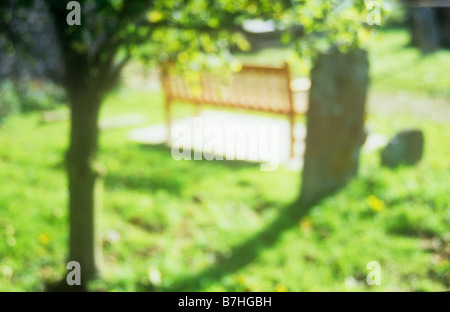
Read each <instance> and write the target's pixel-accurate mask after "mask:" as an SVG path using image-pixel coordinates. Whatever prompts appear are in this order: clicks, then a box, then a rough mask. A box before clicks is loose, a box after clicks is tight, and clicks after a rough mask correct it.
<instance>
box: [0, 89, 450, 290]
mask: <svg viewBox="0 0 450 312" xmlns="http://www.w3.org/2000/svg"><path fill="white" fill-rule="evenodd" d="M162 105H163V101H162V94H161V93H158V92H147V91H136V90H125V89H122V90H120V91H118V92H116V93H115V94H114V95H112V96H111V97H110V98H109V99H108V101H107V103H106V104H105V108H104V111H103V116H115V115H120V114H126V113H130V112H132V113H143V114H145V115H146V116H148V118H149V122H155V121H158V120H163V115H162V112H163V109H162ZM188 112H189V113H190V112H191V109H190V108H188V107H184V106H182V105H181V106H180V107H179V108H177V112H176V113H177V114H179V115H184V114H186V113H188ZM369 122H370V123H371V124H372V125H373V126H374V127H375V128H376V130H377V132H380V133H384V134H387V135H391V134H393V133H394V131H395V130H398V129H397V128H401V127H402V126H405V125H419V126H420V127H421V128H422V129H423V130H424V131H425V139H426V153H425V158H424V160H423V161H422V162H421V163H420V164H419V165H418V166H417V167H414V168H399V169H398V170H395V171H389V170H386V169H381V168H380V167H379V165H378V157H377V154H369V155H363V157H362V160H361V168H360V175H359V178H358V179H356V180H355V181H353V182H352V183H351V184H350V185H349V186H348V187H347V188H345V189H344V190H342V191H341V192H339V193H337V194H336V195H334V196H332V197H330V198H328V199H326V200H324V201H323V202H322V203H320V204H318V205H316V206H314V207H312V208H311V209H309V210H305V209H302V207H299V206H298V205H295V204H293V203H294V201H295V199H296V196H297V193H298V190H299V183H300V174H299V173H298V172H292V171H288V170H286V169H284V168H280V169H278V170H277V171H274V172H260V171H259V166H258V165H251V164H246V163H242V162H225V161H215V162H208V161H179V162H177V161H174V160H173V159H172V158H171V156H170V149H168V148H167V147H164V146H155V147H148V146H141V145H138V144H136V143H133V142H129V141H128V140H127V131H128V130H127V129H120V130H109V131H105V132H103V133H102V135H101V154H100V157H101V160H102V161H103V163H104V164H105V166H106V168H107V170H108V175H107V176H106V178H105V180H104V193H103V199H104V200H103V204H104V205H103V211H102V223H101V233H102V239H103V245H104V258H105V274H104V279H103V280H98V281H96V282H94V283H93V284H92V285H91V289H93V290H124V291H134V290H160V291H167V290H195V291H203V290H209V291H216V290H226V291H247V290H250V291H275V290H276V291H284V290H289V291H307V290H308V291H311V290H363V291H372V290H443V289H448V287H449V273H448V272H449V269H450V262H449V250H448V242H449V239H450V238H449V231H448V228H449V221H450V212H449V204H450V199H449V196H448V189H449V187H450V185H449V184H450V159H449V157H448V155H449V153H450V146H449V145H448V144H445V142H449V141H450V124H445V123H434V122H429V121H424V120H420V119H414V118H410V117H409V118H406V117H399V116H398V115H388V116H384V115H376V114H374V115H371V117H370V118H369ZM393 125H395V126H393ZM68 126H69V125H68V123H67V122H61V123H53V124H41V123H39V115H38V114H29V115H21V116H20V115H17V116H13V117H11V118H10V119H8V121H7V123H6V124H5V126H4V127H3V128H2V129H1V131H0V146H1V147H2V148H1V149H0V172H1V173H2V174H1V175H0V186H1V187H0V290H3V291H5V290H9V291H11V290H19V291H22V290H27V291H35V290H42V289H43V281H44V280H46V279H50V280H51V279H56V278H58V277H59V278H60V277H61V276H62V274H64V272H65V271H66V270H65V260H66V259H65V255H66V250H67V246H66V245H67V231H68V228H67V208H66V203H67V190H66V186H67V183H66V178H65V172H64V166H63V154H64V152H65V149H66V146H67V131H68ZM374 196H375V197H376V198H378V199H379V200H378V201H376V200H375V201H374V200H373V198H374ZM370 198H372V200H371V199H370ZM374 202H375V204H374ZM376 203H378V204H376ZM373 260H376V261H378V262H380V264H381V269H382V284H381V286H377V287H369V286H367V284H366V283H365V279H366V275H367V273H368V270H367V269H366V265H367V263H368V262H369V261H373ZM160 276H161V279H160V278H159V277H160Z"/></svg>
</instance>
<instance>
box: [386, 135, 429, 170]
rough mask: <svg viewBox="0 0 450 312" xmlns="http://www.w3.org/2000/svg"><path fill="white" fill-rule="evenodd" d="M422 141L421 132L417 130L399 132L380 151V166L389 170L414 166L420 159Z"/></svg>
mask: <svg viewBox="0 0 450 312" xmlns="http://www.w3.org/2000/svg"><path fill="white" fill-rule="evenodd" d="M423 141H424V140H423V134H422V131H420V130H418V129H412V130H404V131H401V132H399V133H398V134H397V135H396V136H395V137H393V138H392V139H391V140H390V141H389V143H388V145H386V147H385V148H383V149H382V150H381V164H382V165H383V166H386V167H390V168H394V167H397V166H398V165H400V164H405V165H414V164H415V163H417V162H419V160H420V159H421V158H422V154H423Z"/></svg>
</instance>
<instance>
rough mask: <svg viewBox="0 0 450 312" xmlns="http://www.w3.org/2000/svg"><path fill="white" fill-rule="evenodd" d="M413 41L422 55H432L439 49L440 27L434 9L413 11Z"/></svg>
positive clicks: (418, 8)
mask: <svg viewBox="0 0 450 312" xmlns="http://www.w3.org/2000/svg"><path fill="white" fill-rule="evenodd" d="M411 13H412V14H411V15H412V16H411V17H412V29H411V31H412V41H413V44H414V45H416V46H418V47H419V48H420V50H421V51H422V53H424V54H426V53H432V52H435V51H436V50H437V49H438V48H439V40H440V35H439V27H438V23H437V19H436V14H435V10H434V8H425V7H417V8H413V9H412V12H411Z"/></svg>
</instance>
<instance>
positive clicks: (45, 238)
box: [38, 234, 50, 245]
mask: <svg viewBox="0 0 450 312" xmlns="http://www.w3.org/2000/svg"><path fill="white" fill-rule="evenodd" d="M38 240H39V243H40V244H41V245H47V244H48V242H49V241H50V236H49V235H48V234H39V236H38Z"/></svg>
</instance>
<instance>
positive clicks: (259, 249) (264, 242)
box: [163, 200, 314, 291]
mask: <svg viewBox="0 0 450 312" xmlns="http://www.w3.org/2000/svg"><path fill="white" fill-rule="evenodd" d="M313 206H314V204H302V203H301V202H300V201H298V200H297V201H295V202H293V203H291V204H290V205H289V206H288V207H286V208H285V209H283V210H282V211H281V212H280V214H279V216H278V217H277V218H276V219H275V220H274V221H272V222H271V223H270V224H269V225H268V226H267V227H266V228H264V229H263V230H261V231H260V232H258V233H256V234H254V235H253V236H252V237H250V238H249V239H248V240H247V241H245V242H243V243H241V244H239V245H237V246H234V247H233V248H232V249H231V253H230V256H229V257H222V258H219V260H218V261H217V262H216V263H214V264H213V265H212V266H210V267H208V268H206V269H204V270H203V271H201V272H199V273H196V274H192V275H187V276H184V277H182V278H181V279H179V280H178V281H176V282H175V283H174V284H172V285H171V286H170V287H167V288H165V289H163V291H195V290H198V289H201V287H202V285H206V284H209V283H211V282H213V281H220V280H221V279H222V278H223V277H225V276H227V275H229V274H233V273H234V272H236V271H238V270H239V269H241V268H243V267H245V266H247V265H248V264H250V263H252V262H253V261H255V260H256V259H257V258H258V257H259V256H260V255H261V254H262V253H263V252H264V251H266V250H267V249H269V248H271V247H273V246H275V244H276V243H277V242H278V241H279V239H280V238H281V236H282V234H283V233H284V232H285V231H287V230H289V229H291V228H294V227H296V226H298V224H299V221H300V220H301V219H302V218H303V217H305V216H306V215H307V214H308V213H309V211H310V209H311V207H313Z"/></svg>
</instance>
